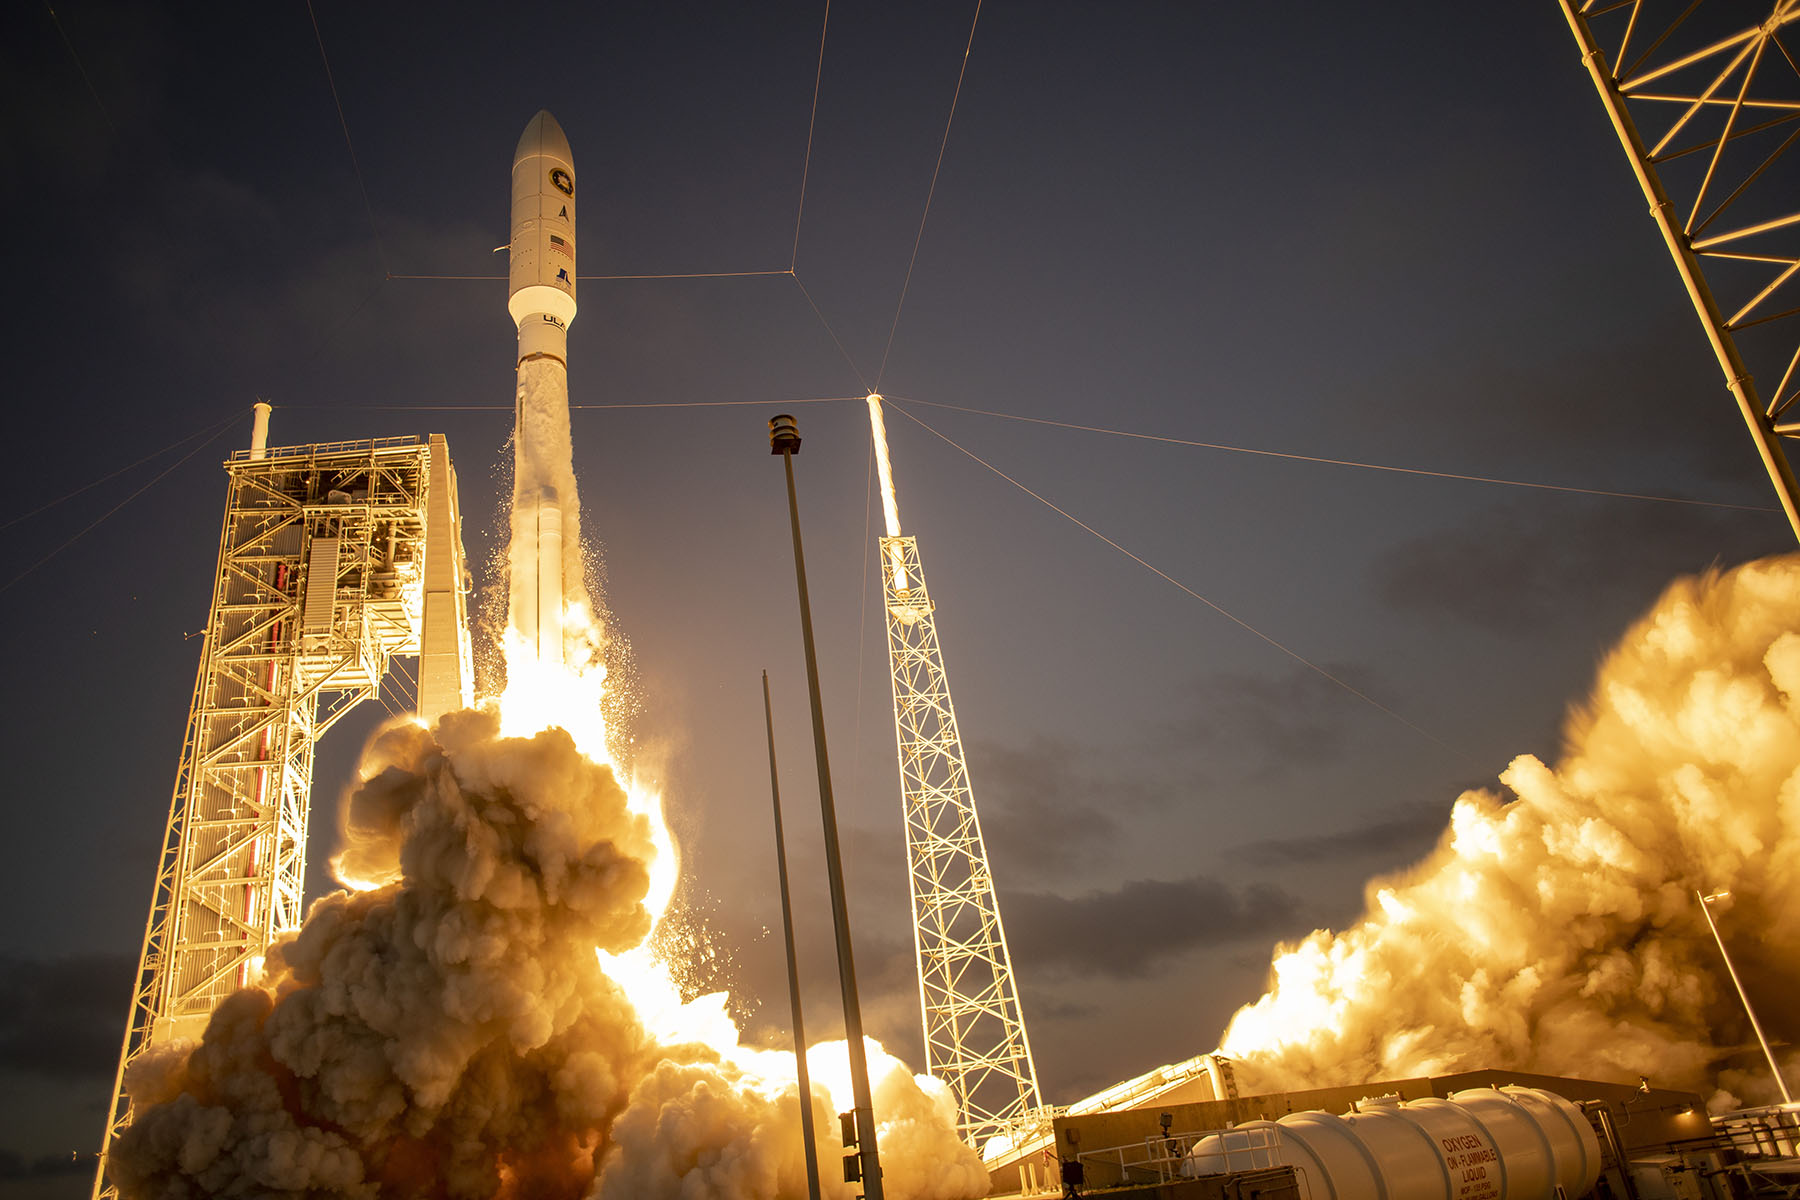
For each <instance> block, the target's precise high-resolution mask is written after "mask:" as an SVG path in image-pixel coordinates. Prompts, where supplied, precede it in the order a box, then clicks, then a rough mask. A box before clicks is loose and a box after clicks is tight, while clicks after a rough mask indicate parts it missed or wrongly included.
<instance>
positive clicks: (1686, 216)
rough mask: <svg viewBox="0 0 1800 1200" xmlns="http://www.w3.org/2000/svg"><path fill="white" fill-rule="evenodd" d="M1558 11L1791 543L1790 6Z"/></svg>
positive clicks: (1795, 298) (1794, 245) (1622, 1)
mask: <svg viewBox="0 0 1800 1200" xmlns="http://www.w3.org/2000/svg"><path fill="white" fill-rule="evenodd" d="M1558 3H1559V4H1560V5H1561V6H1562V11H1563V15H1564V16H1565V17H1566V18H1567V19H1568V22H1569V28H1570V29H1571V30H1572V31H1573V32H1574V34H1575V40H1576V42H1577V43H1579V45H1580V47H1581V53H1582V60H1583V62H1584V63H1585V64H1586V66H1587V69H1588V73H1589V75H1590V76H1591V77H1592V79H1593V83H1594V87H1595V89H1596V90H1597V91H1598V92H1599V95H1600V100H1601V103H1602V104H1603V105H1605V107H1606V111H1607V115H1608V116H1609V117H1610V118H1611V120H1612V124H1613V129H1614V131H1615V132H1616V133H1617V134H1618V136H1619V142H1620V144H1621V145H1622V146H1624V148H1625V154H1626V157H1627V158H1628V159H1630V161H1631V167H1632V170H1633V172H1634V173H1635V174H1636V176H1637V181H1638V185H1639V186H1640V187H1641V188H1642V189H1643V192H1644V199H1645V200H1646V201H1647V202H1648V203H1649V205H1650V214H1651V216H1652V217H1653V218H1654V219H1655V220H1656V223H1657V227H1658V228H1659V229H1660V231H1661V232H1662V236H1663V240H1664V242H1665V243H1666V244H1667V246H1668V249H1669V254H1670V255H1671V256H1672V257H1673V259H1674V260H1675V268H1676V270H1677V271H1678V272H1679V273H1680V274H1681V279H1682V282H1683V283H1684V284H1685V285H1686V287H1687V291H1688V296H1689V298H1690V299H1691V300H1692V301H1693V304H1694V311H1695V312H1696V313H1697V314H1698V315H1699V317H1700V324H1701V326H1702V327H1703V328H1704V329H1705V331H1706V336H1707V339H1708V341H1710V342H1711V344H1712V348H1713V353H1714V354H1715V355H1716V356H1717V357H1718V360H1719V366H1720V368H1721V369H1722V370H1723V371H1724V373H1725V383H1726V386H1727V387H1728V388H1729V389H1730V390H1731V393H1732V395H1733V396H1734V397H1735V398H1736V400H1737V405H1738V408H1739V410H1740V412H1741V413H1742V414H1743V418H1744V422H1745V424H1747V425H1748V426H1749V429H1750V436H1751V438H1752V439H1753V440H1754V441H1755V443H1756V448H1757V452H1758V453H1759V454H1760V455H1761V457H1762V461H1763V466H1764V467H1765V468H1766V469H1767V471H1768V473H1769V478H1770V479H1771V480H1772V481H1773V483H1774V484H1775V491H1776V495H1777V496H1778V497H1779V498H1780V500H1781V506H1782V508H1783V510H1784V511H1785V512H1786V513H1787V517H1788V522H1789V523H1790V524H1791V525H1792V526H1793V528H1794V531H1795V533H1796V535H1800V504H1797V502H1796V494H1797V492H1800V488H1797V487H1796V484H1795V481H1794V472H1793V469H1792V468H1791V467H1790V466H1789V465H1788V459H1787V455H1786V453H1785V451H1784V449H1783V445H1782V441H1783V439H1784V438H1787V437H1794V436H1800V412H1794V411H1791V410H1793V409H1794V405H1795V403H1796V401H1800V321H1797V320H1796V318H1800V155H1794V154H1790V151H1792V150H1793V149H1794V148H1795V146H1796V144H1800V57H1797V52H1800V39H1796V37H1795V35H1794V32H1793V31H1792V30H1791V28H1790V27H1791V26H1792V25H1793V24H1794V23H1795V22H1796V21H1800V0H1776V2H1775V3H1773V4H1772V5H1769V6H1766V7H1764V8H1762V9H1761V11H1762V12H1764V13H1766V14H1767V15H1766V16H1764V17H1762V18H1761V19H1759V20H1756V21H1755V22H1754V23H1752V24H1750V25H1748V26H1746V25H1745V24H1744V22H1745V19H1746V18H1745V12H1746V9H1747V8H1748V7H1750V6H1747V5H1745V4H1743V3H1724V2H1717V0H1711V2H1709V0H1558ZM1759 381H1760V382H1759Z"/></svg>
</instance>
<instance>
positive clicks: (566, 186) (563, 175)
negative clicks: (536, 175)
mask: <svg viewBox="0 0 1800 1200" xmlns="http://www.w3.org/2000/svg"><path fill="white" fill-rule="evenodd" d="M550 184H551V186H552V187H554V188H555V189H556V190H557V191H559V192H561V193H562V194H563V195H565V196H573V195H574V194H575V181H574V180H573V179H570V178H569V173H568V172H567V171H565V170H563V169H562V168H561V167H552V168H550Z"/></svg>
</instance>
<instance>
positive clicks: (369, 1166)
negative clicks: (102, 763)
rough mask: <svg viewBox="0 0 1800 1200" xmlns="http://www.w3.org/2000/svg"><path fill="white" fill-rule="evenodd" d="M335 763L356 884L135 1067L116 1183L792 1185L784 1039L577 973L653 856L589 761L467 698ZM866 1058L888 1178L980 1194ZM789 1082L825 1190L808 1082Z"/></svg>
mask: <svg viewBox="0 0 1800 1200" xmlns="http://www.w3.org/2000/svg"><path fill="white" fill-rule="evenodd" d="M362 778H363V783H362V784H361V786H360V787H359V788H357V789H356V790H355V792H354V793H353V794H352V796H351V797H350V799H349V801H348V805H347V811H346V816H345V843H346V844H345V849H344V850H343V852H342V853H341V854H340V855H339V857H338V860H337V863H336V866H337V868H338V870H339V872H340V875H341V876H342V877H344V878H346V879H348V880H355V881H356V883H355V885H354V886H357V887H360V888H363V889H365V890H361V891H355V892H339V893H334V894H332V895H329V896H326V897H325V898H323V899H321V900H320V901H319V902H317V903H316V904H315V905H314V906H313V907H312V910H311V911H310V912H309V913H308V916H307V920H306V923H305V925H304V927H303V928H302V929H301V930H300V931H299V933H298V934H297V935H295V936H294V937H293V938H292V939H290V940H288V941H285V942H283V943H281V944H279V945H278V946H277V947H276V948H275V949H274V950H273V952H272V953H271V955H270V957H269V961H268V963H267V969H266V972H265V977H264V979H263V980H262V981H261V983H260V984H259V986H256V987H253V988H249V989H246V990H243V991H240V992H238V993H236V994H235V995H234V996H232V997H231V998H229V999H228V1000H226V1001H225V1002H224V1003H223V1004H222V1005H221V1006H220V1007H219V1009H218V1010H217V1011H216V1012H215V1013H214V1015H213V1017H212V1020H211V1022H210V1024H209V1025H208V1027H207V1030H206V1033H205V1036H204V1038H203V1040H202V1041H201V1042H200V1044H199V1045H198V1046H193V1045H173V1046H163V1047H158V1048H155V1049H152V1050H151V1051H150V1052H148V1053H147V1054H146V1055H145V1056H144V1057H143V1058H141V1059H140V1060H139V1061H138V1063H137V1064H135V1065H134V1069H133V1071H132V1073H131V1076H130V1078H129V1080H128V1086H129V1088H130V1091H131V1096H132V1105H133V1113H134V1119H133V1122H132V1124H131V1126H130V1127H129V1128H128V1129H127V1130H126V1131H125V1133H124V1134H123V1135H122V1136H121V1137H120V1138H119V1139H118V1141H117V1142H116V1143H115V1145H114V1148H113V1153H112V1158H111V1174H112V1177H113V1179H114V1181H115V1182H116V1183H117V1184H118V1185H119V1188H120V1191H121V1193H122V1194H123V1195H125V1196H127V1197H158V1198H174V1197H199V1196H209V1197H237V1196H244V1197H248V1196H258V1197H296V1198H298V1197H303V1196H304V1197H325V1196H334V1197H336V1196H341V1197H358V1198H364V1197H366V1198H371V1200H372V1198H374V1197H379V1196H390V1195H393V1196H398V1195H405V1196H441V1197H454V1198H462V1197H469V1198H475V1197H481V1198H487V1197H495V1196H499V1197H515V1196H516V1197H533V1198H545V1200H557V1198H561V1197H568V1198H574V1197H581V1196H586V1195H598V1196H601V1197H624V1196H633V1197H646V1198H648V1197H657V1196H670V1197H674V1196H680V1197H683V1198H692V1200H705V1198H708V1197H720V1198H732V1200H739V1198H741V1200H761V1198H771V1197H774V1196H777V1195H790V1196H791V1195H795V1194H803V1193H804V1190H805V1186H806V1185H805V1164H804V1161H803V1159H802V1157H801V1151H800V1144H801V1143H800V1134H799V1112H800V1109H799V1105H800V1103H801V1099H800V1097H799V1094H798V1090H797V1088H796V1087H795V1085H794V1080H793V1069H792V1057H791V1055H782V1054H778V1053H774V1052H769V1051H755V1050H749V1049H745V1048H742V1047H739V1046H737V1045H736V1031H735V1030H733V1029H730V1028H729V1023H728V1022H726V1023H725V1029H724V1032H722V1033H721V1032H718V1030H717V1029H716V1028H715V1029H714V1030H713V1031H712V1032H711V1033H709V1035H708V1037H709V1038H710V1040H707V1039H706V1038H694V1039H690V1040H671V1039H669V1038H667V1037H662V1038H659V1037H658V1035H657V1034H656V1033H655V1032H654V1030H655V1029H656V1028H660V1027H662V1025H659V1023H658V1021H657V1020H653V1019H651V1017H652V1016H653V1015H654V1014H647V1013H644V1012H641V1011H640V1010H639V1009H638V1008H637V1007H636V1003H635V1002H634V1000H633V999H632V997H631V996H629V995H628V994H627V992H626V991H625V990H624V989H623V988H622V987H621V986H620V985H619V984H618V983H615V982H614V980H613V978H612V977H610V976H609V975H608V974H607V973H606V972H605V971H604V970H603V969H602V965H601V962H600V959H599V958H598V957H597V955H596V950H597V949H598V950H602V951H605V952H607V953H608V954H623V953H626V952H629V951H632V950H633V949H634V948H635V947H638V946H639V945H640V944H641V943H642V942H643V941H644V939H645V938H646V936H647V935H648V934H649V932H650V927H651V914H650V912H649V910H648V909H647V908H646V906H645V898H646V895H647V893H648V892H649V890H650V871H649V869H648V866H647V864H649V863H650V861H651V860H652V858H653V856H654V855H655V854H656V853H657V851H656V847H655V839H654V836H653V830H652V827H651V826H652V822H651V820H650V818H648V817H646V816H645V815H644V814H642V813H641V812H636V811H633V809H632V807H631V806H630V800H629V797H628V795H627V793H626V791H625V790H624V789H623V788H621V786H620V785H619V783H618V781H617V780H616V778H615V777H614V774H613V771H612V769H611V768H610V767H608V766H606V765H603V764H600V763H596V762H594V761H593V760H591V759H590V758H588V757H585V756H584V755H583V754H581V753H580V752H579V751H578V750H577V748H576V746H575V743H574V741H573V740H572V739H571V738H570V737H569V735H568V734H566V733H564V732H563V731H561V730H559V729H552V730H548V731H545V732H542V733H539V734H537V735H536V736H534V737H531V738H509V737H502V736H500V735H499V722H498V718H497V716H496V715H495V714H493V713H492V712H491V711H480V712H465V713H457V714H453V715H451V716H449V717H446V718H445V719H444V720H443V721H442V722H440V724H439V725H438V727H437V729H436V730H435V731H427V730H425V729H423V728H420V727H418V726H417V725H414V724H412V723H405V724H400V725H396V726H393V727H390V728H388V729H387V730H385V731H384V732H382V733H381V734H380V735H379V736H378V737H377V738H376V739H375V741H374V742H373V743H372V745H371V747H370V749H369V751H368V752H367V754H366V756H365V759H364V762H363V766H362ZM713 999H714V1001H715V1008H716V1010H717V1011H718V1012H720V1013H722V1011H723V1005H722V1003H718V1002H717V999H718V998H713ZM697 1004H701V1005H703V1002H697ZM702 1015H704V1013H703V1014H702ZM660 1016H661V1018H662V1019H663V1023H664V1024H666V1023H667V1022H668V1020H669V1019H670V1014H667V1013H663V1014H660ZM677 1023H678V1022H677ZM716 1024H717V1023H716V1022H715V1025H716ZM832 1053H833V1049H832V1048H831V1047H818V1048H815V1051H814V1058H815V1060H819V1056H824V1059H825V1060H829V1059H830V1057H831V1055H832ZM835 1053H836V1054H837V1056H838V1057H842V1048H841V1044H840V1045H839V1046H838V1048H837V1049H836V1051H835ZM872 1054H873V1057H874V1058H875V1059H876V1060H877V1063H879V1067H878V1069H876V1070H874V1071H873V1072H872V1073H873V1074H875V1076H876V1078H877V1080H878V1082H877V1092H876V1098H875V1103H876V1111H877V1115H878V1117H879V1118H880V1120H881V1123H882V1129H881V1142H882V1145H883V1147H884V1149H886V1148H887V1147H888V1146H890V1145H892V1146H893V1147H894V1150H895V1151H896V1152H897V1153H896V1154H895V1157H894V1160H893V1162H894V1165H893V1166H892V1167H890V1169H889V1172H888V1180H889V1185H890V1188H891V1190H892V1191H893V1193H894V1194H895V1195H896V1196H897V1197H903V1198H908V1200H960V1198H962V1197H972V1196H977V1195H980V1194H982V1193H983V1192H985V1190H986V1184H987V1179H986V1175H985V1173H984V1172H983V1171H982V1169H981V1166H980V1162H979V1160H978V1159H977V1158H976V1157H975V1155H974V1153H973V1152H972V1151H970V1150H968V1149H967V1148H966V1147H963V1146H962V1145H961V1143H960V1142H958V1141H957V1140H956V1139H955V1135H954V1133H953V1132H952V1130H953V1120H954V1115H953V1113H950V1114H947V1113H946V1111H945V1108H944V1103H945V1100H946V1098H945V1097H943V1096H941V1095H935V1094H934V1093H933V1092H931V1091H930V1090H928V1088H922V1087H921V1084H920V1083H919V1082H918V1081H915V1079H914V1078H913V1077H912V1076H910V1075H909V1074H907V1072H906V1071H905V1069H904V1068H903V1067H901V1066H900V1065H899V1064H898V1063H897V1062H896V1061H894V1060H892V1059H889V1058H887V1057H886V1056H885V1055H882V1054H880V1053H879V1048H875V1047H872ZM821 1065H822V1066H824V1065H825V1063H824V1062H823V1061H822V1062H821ZM875 1065H876V1064H874V1063H872V1066H875ZM825 1077H826V1078H827V1079H829V1078H830V1075H829V1072H827V1073H826V1075H825ZM925 1084H926V1085H928V1086H935V1085H932V1081H930V1080H926V1081H925ZM809 1100H810V1103H811V1104H812V1107H813V1109H814V1112H815V1116H816V1119H817V1123H818V1128H819V1134H820V1150H821V1157H822V1158H823V1160H824V1168H823V1170H822V1176H823V1178H824V1180H825V1182H826V1185H827V1188H828V1190H829V1193H830V1194H831V1195H832V1196H833V1197H834V1198H836V1200H847V1198H848V1197H849V1195H850V1194H851V1193H850V1189H849V1188H848V1187H847V1186H846V1185H843V1184H842V1183H841V1182H837V1181H836V1180H837V1176H838V1174H839V1173H838V1172H837V1171H836V1169H835V1166H836V1159H837V1155H838V1154H839V1153H841V1147H839V1146H838V1144H837V1141H836V1125H837V1123H836V1121H835V1120H833V1119H831V1117H830V1114H831V1112H832V1111H834V1100H833V1097H832V1096H830V1095H828V1094H826V1091H825V1090H824V1089H822V1088H821V1089H818V1090H816V1091H815V1094H814V1096H812V1097H810V1098H809ZM840 1107H848V1104H847V1103H846V1104H842V1105H840Z"/></svg>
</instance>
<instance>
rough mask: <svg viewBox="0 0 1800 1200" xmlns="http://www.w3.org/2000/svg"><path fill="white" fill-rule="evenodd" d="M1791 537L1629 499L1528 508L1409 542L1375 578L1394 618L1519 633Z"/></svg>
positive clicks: (1779, 527) (1765, 550)
mask: <svg viewBox="0 0 1800 1200" xmlns="http://www.w3.org/2000/svg"><path fill="white" fill-rule="evenodd" d="M1792 540H1793V539H1792V535H1791V534H1790V533H1788V532H1787V529H1786V526H1785V524H1784V523H1783V522H1782V521H1781V518H1780V516H1779V515H1777V514H1761V513H1750V512H1737V511H1728V510H1722V509H1706V508H1695V507H1685V506H1678V505H1669V504H1644V503H1638V504H1630V503H1627V502H1624V501H1617V502H1606V503H1604V504H1600V503H1596V504H1593V505H1584V506H1579V507H1578V506H1577V505H1576V504H1574V503H1571V504H1570V505H1569V506H1568V507H1566V508H1564V509H1561V510H1558V511H1556V512H1555V513H1554V514H1551V513H1549V511H1548V510H1546V509H1544V508H1543V507H1542V506H1541V505H1537V504H1528V503H1526V502H1523V501H1521V502H1515V503H1512V504H1509V505H1505V506H1502V507H1497V508H1491V509H1488V510H1487V511H1486V512H1484V513H1481V514H1479V515H1476V516H1474V517H1471V518H1470V519H1468V520H1465V521H1461V522H1459V523H1458V524H1457V525H1456V526H1455V527H1453V528H1448V529H1443V530H1439V531H1437V532H1435V533H1431V534H1427V535H1426V536H1424V537H1421V538H1417V539H1414V540H1412V541H1410V542H1406V543H1403V544H1402V545H1400V546H1398V547H1396V548H1395V549H1393V550H1391V551H1389V552H1388V553H1387V554H1386V555H1384V556H1383V557H1382V558H1381V559H1380V560H1379V561H1378V562H1377V564H1376V566H1375V572H1374V575H1375V583H1376V587H1377V590H1378V591H1379V593H1380V595H1381V596H1382V598H1383V599H1384V600H1386V601H1387V603H1389V604H1390V605H1392V606H1394V607H1395V608H1397V609H1400V610H1402V611H1408V612H1417V613H1425V614H1428V615H1431V616H1437V617H1447V618H1451V619H1454V620H1458V621H1463V622H1466V623H1468V624H1472V625H1477V626H1481V627H1483V628H1486V629H1490V630H1493V631H1496V632H1499V633H1507V634H1520V633H1527V632H1530V631H1532V630H1534V629H1538V628H1541V627H1542V626H1543V625H1544V624H1545V623H1546V622H1549V621H1551V620H1553V619H1554V618H1555V616H1556V614H1557V613H1558V611H1559V610H1560V609H1562V608H1563V607H1564V606H1565V605H1566V604H1567V603H1568V598H1569V597H1570V596H1572V595H1580V596H1581V597H1582V604H1583V605H1585V606H1587V607H1593V606H1594V605H1595V604H1596V603H1603V602H1605V601H1606V600H1608V599H1618V600H1627V599H1643V600H1647V599H1648V598H1649V597H1650V596H1651V595H1653V594H1654V593H1655V592H1656V591H1657V590H1658V589H1659V588H1660V587H1661V586H1662V584H1663V583H1664V582H1666V581H1667V579H1668V578H1669V575H1670V573H1671V572H1673V571H1697V570H1702V569H1704V568H1706V567H1708V566H1710V565H1713V564H1717V563H1721V562H1722V563H1727V564H1730V563H1737V562H1741V561H1744V560H1746V559H1750V558H1755V557H1758V556H1760V555H1763V554H1769V553H1773V552H1775V551H1777V550H1782V549H1786V548H1788V547H1789V546H1790V545H1791V543H1792Z"/></svg>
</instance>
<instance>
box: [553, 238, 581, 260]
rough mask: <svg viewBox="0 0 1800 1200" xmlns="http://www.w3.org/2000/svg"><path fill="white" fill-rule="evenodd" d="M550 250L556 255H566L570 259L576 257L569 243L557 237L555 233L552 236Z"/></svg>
mask: <svg viewBox="0 0 1800 1200" xmlns="http://www.w3.org/2000/svg"><path fill="white" fill-rule="evenodd" d="M550 249H551V251H552V252H553V253H556V254H566V255H568V256H569V257H570V258H574V257H575V254H574V252H573V251H572V250H570V249H569V243H567V242H565V241H563V240H562V239H561V238H559V237H557V236H556V235H555V234H554V233H553V234H551V235H550Z"/></svg>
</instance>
